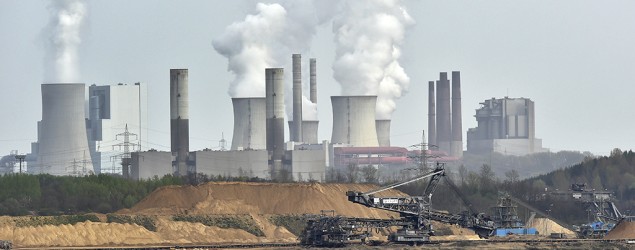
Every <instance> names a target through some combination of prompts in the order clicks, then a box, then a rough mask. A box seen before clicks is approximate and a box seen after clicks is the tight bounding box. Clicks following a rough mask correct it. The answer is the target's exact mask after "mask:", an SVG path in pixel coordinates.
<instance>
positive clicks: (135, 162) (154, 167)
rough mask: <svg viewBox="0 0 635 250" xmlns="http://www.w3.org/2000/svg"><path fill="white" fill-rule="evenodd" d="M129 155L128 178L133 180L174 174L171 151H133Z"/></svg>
mask: <svg viewBox="0 0 635 250" xmlns="http://www.w3.org/2000/svg"><path fill="white" fill-rule="evenodd" d="M131 157H132V161H131V167H130V178H131V179H133V180H147V179H151V178H154V177H158V178H161V177H163V176H165V175H168V174H170V175H173V174H174V167H173V166H172V161H173V158H174V157H173V156H172V152H162V151H156V150H149V151H145V152H133V153H131Z"/></svg>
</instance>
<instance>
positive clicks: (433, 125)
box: [428, 81, 437, 146]
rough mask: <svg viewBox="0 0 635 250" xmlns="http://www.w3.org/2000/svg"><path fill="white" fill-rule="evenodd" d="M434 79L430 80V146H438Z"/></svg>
mask: <svg viewBox="0 0 635 250" xmlns="http://www.w3.org/2000/svg"><path fill="white" fill-rule="evenodd" d="M435 103H436V102H435V100H434V81H429V82H428V146H437V117H436V114H435V108H436V107H435Z"/></svg>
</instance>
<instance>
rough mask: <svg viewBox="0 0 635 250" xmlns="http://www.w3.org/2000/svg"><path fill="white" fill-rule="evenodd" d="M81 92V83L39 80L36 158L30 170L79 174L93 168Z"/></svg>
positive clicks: (35, 172) (34, 148)
mask: <svg viewBox="0 0 635 250" xmlns="http://www.w3.org/2000/svg"><path fill="white" fill-rule="evenodd" d="M84 96H85V85H84V84H83V83H53V84H42V120H41V121H40V122H38V141H37V143H34V144H33V145H32V154H34V155H36V156H37V159H36V160H35V163H34V164H29V167H28V172H29V173H33V174H39V173H46V174H51V175H76V176H79V175H85V174H88V173H90V172H92V171H93V161H92V160H91V154H90V148H89V147H88V136H87V133H86V121H85V118H84V116H85V113H86V112H85V109H84V107H85V106H84V102H85V101H84V100H85V98H84Z"/></svg>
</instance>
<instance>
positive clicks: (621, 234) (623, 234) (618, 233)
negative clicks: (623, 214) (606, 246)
mask: <svg viewBox="0 0 635 250" xmlns="http://www.w3.org/2000/svg"><path fill="white" fill-rule="evenodd" d="M604 239H607V240H618V239H635V221H626V220H621V221H620V222H619V223H617V225H615V228H613V230H611V231H610V232H609V233H608V234H606V236H604Z"/></svg>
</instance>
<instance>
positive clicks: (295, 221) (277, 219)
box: [269, 214, 307, 236]
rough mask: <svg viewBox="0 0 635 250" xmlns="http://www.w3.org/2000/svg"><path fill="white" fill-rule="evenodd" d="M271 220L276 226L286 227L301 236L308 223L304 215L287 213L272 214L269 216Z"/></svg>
mask: <svg viewBox="0 0 635 250" xmlns="http://www.w3.org/2000/svg"><path fill="white" fill-rule="evenodd" d="M269 221H271V223H272V224H274V225H276V226H279V227H284V228H286V229H287V230H289V232H291V233H292V234H294V235H296V236H300V234H301V233H302V230H304V228H305V227H306V223H307V220H306V218H305V217H304V216H301V215H285V214H277V215H271V216H270V217H269Z"/></svg>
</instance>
